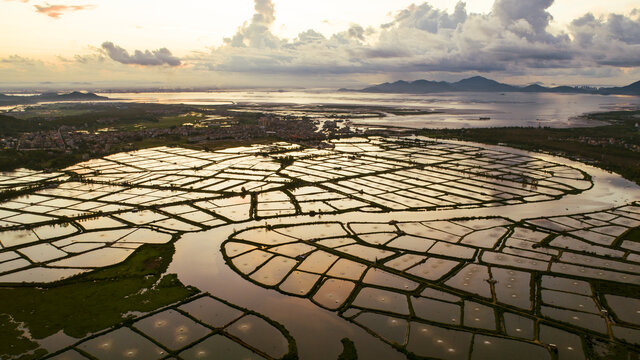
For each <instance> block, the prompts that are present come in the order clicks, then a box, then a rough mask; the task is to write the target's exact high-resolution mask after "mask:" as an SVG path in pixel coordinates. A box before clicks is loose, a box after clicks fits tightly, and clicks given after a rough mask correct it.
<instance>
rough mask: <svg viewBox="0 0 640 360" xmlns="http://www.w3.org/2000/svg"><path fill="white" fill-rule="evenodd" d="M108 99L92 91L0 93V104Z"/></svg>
mask: <svg viewBox="0 0 640 360" xmlns="http://www.w3.org/2000/svg"><path fill="white" fill-rule="evenodd" d="M101 100H109V98H108V97H105V96H100V95H96V94H94V93H84V92H79V91H74V92H70V93H65V94H58V93H42V94H40V95H30V96H15V95H3V94H0V105H5V106H6V105H24V104H36V103H39V102H49V101H101Z"/></svg>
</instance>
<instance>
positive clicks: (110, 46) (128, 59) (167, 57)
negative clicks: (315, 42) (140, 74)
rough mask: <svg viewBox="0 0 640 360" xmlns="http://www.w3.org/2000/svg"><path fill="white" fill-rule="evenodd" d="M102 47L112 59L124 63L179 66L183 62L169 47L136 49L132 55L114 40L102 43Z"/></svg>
mask: <svg viewBox="0 0 640 360" xmlns="http://www.w3.org/2000/svg"><path fill="white" fill-rule="evenodd" d="M102 49H103V50H104V51H105V52H106V53H107V55H108V56H109V57H110V58H111V59H112V60H114V61H117V62H119V63H122V64H129V65H143V66H159V65H169V66H179V65H180V64H181V61H180V59H179V58H177V57H175V56H173V55H172V54H171V51H169V49H167V48H162V49H158V50H153V51H149V50H145V51H140V50H136V51H135V52H134V53H133V55H130V54H129V52H127V51H126V50H125V49H123V48H121V47H120V46H117V45H115V44H114V43H112V42H109V41H107V42H104V43H102Z"/></svg>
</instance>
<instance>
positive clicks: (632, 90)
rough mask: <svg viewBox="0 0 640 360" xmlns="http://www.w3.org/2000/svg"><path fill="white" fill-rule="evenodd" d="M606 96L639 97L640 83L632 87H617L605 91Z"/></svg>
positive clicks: (635, 83) (637, 82)
mask: <svg viewBox="0 0 640 360" xmlns="http://www.w3.org/2000/svg"><path fill="white" fill-rule="evenodd" d="M605 91H606V92H605V94H615V95H639V94H640V81H636V82H634V83H633V84H631V85H627V86H624V87H615V88H609V89H605Z"/></svg>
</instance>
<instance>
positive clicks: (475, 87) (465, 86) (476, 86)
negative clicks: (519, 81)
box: [451, 76, 518, 92]
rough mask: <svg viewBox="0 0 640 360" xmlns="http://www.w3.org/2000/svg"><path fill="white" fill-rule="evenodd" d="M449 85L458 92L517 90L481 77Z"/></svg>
mask: <svg viewBox="0 0 640 360" xmlns="http://www.w3.org/2000/svg"><path fill="white" fill-rule="evenodd" d="M451 85H453V87H454V88H455V89H457V90H458V91H485V92H509V91H517V90H518V88H517V87H515V86H511V85H507V84H502V83H499V82H497V81H494V80H491V79H487V78H484V77H482V76H474V77H472V78H468V79H464V80H460V81H458V82H456V83H453V84H451Z"/></svg>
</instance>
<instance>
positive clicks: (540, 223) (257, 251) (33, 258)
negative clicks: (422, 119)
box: [0, 137, 640, 359]
mask: <svg viewBox="0 0 640 360" xmlns="http://www.w3.org/2000/svg"><path fill="white" fill-rule="evenodd" d="M0 191H1V192H0V226H1V227H2V228H1V229H0V358H2V359H34V358H50V359H118V358H122V359H131V358H134V359H135V358H137V359H212V358H220V359H295V358H301V359H338V358H339V357H340V358H342V359H349V358H351V359H353V358H356V357H357V358H359V359H404V358H410V359H419V358H429V359H431V358H437V359H487V358H493V359H513V358H516V357H517V358H522V359H584V358H593V359H614V358H629V359H632V358H637V357H638V356H639V355H640V350H639V349H640V203H638V201H640V188H639V187H638V186H637V185H635V184H633V183H630V182H627V181H625V180H624V179H622V178H620V177H619V176H618V175H616V174H610V173H607V172H604V171H602V170H599V169H597V168H593V167H590V166H587V165H584V164H580V163H577V162H573V161H569V160H566V159H561V158H556V157H552V156H548V155H543V154H534V153H527V152H523V151H518V150H514V149H508V148H503V147H488V146H481V145H477V144H472V143H462V142H442V141H440V142H436V141H433V140H431V139H428V138H421V137H400V138H382V137H372V138H350V139H343V140H333V141H329V142H327V143H325V144H324V146H322V147H320V148H305V147H301V146H299V145H295V144H290V143H274V144H271V145H256V146H247V147H241V148H231V149H224V150H218V151H213V152H205V151H196V150H190V149H183V148H169V147H159V148H153V149H147V150H141V151H135V152H130V153H121V154H116V155H111V156H107V157H105V158H102V159H97V160H90V161H87V162H84V163H80V164H77V165H74V166H71V167H69V168H67V169H63V170H61V171H59V172H54V173H44V172H35V171H30V170H18V171H15V172H11V173H3V174H0Z"/></svg>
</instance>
